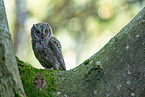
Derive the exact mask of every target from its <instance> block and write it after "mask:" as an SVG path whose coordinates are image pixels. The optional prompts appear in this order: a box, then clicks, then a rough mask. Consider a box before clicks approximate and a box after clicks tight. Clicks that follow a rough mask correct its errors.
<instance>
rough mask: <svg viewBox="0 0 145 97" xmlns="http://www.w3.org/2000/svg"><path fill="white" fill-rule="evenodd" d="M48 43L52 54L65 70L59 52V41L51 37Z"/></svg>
mask: <svg viewBox="0 0 145 97" xmlns="http://www.w3.org/2000/svg"><path fill="white" fill-rule="evenodd" d="M48 45H49V47H50V49H51V50H52V52H53V55H54V56H55V57H56V58H57V60H58V62H59V63H60V66H61V68H62V69H63V70H66V67H65V63H64V60H63V56H62V52H61V44H60V42H59V41H58V40H57V39H56V38H55V37H51V38H50V40H49V43H48Z"/></svg>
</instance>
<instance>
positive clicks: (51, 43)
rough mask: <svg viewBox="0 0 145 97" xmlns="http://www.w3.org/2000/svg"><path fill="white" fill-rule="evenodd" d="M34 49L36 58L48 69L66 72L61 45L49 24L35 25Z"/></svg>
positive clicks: (33, 33) (33, 31)
mask: <svg viewBox="0 0 145 97" xmlns="http://www.w3.org/2000/svg"><path fill="white" fill-rule="evenodd" d="M31 37H32V48H33V51H34V54H35V57H36V58H37V59H38V61H39V62H40V63H41V65H42V66H43V67H45V68H46V69H52V68H53V69H54V70H63V71H64V70H66V67H65V62H64V59H63V56H62V52H61V44H60V42H59V40H57V39H56V37H55V36H54V35H53V33H52V29H51V27H50V25H49V24H47V23H37V24H33V26H32V28H31Z"/></svg>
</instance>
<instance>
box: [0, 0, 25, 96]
mask: <svg viewBox="0 0 145 97" xmlns="http://www.w3.org/2000/svg"><path fill="white" fill-rule="evenodd" d="M20 96H21V97H25V93H24V90H23V86H22V83H21V79H20V75H19V72H18V67H17V63H16V59H15V55H14V50H13V43H12V39H11V35H10V31H9V28H8V22H7V17H6V12H5V7H4V2H3V0H0V97H20Z"/></svg>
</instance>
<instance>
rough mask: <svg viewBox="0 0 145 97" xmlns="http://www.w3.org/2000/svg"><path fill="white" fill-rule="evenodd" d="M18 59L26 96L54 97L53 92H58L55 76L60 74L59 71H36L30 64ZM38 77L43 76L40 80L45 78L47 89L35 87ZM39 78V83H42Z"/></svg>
mask: <svg viewBox="0 0 145 97" xmlns="http://www.w3.org/2000/svg"><path fill="white" fill-rule="evenodd" d="M16 59H17V63H18V66H19V71H20V75H21V79H22V83H23V87H24V90H25V92H26V95H27V96H28V97H52V93H53V91H56V90H57V89H56V85H55V80H56V78H55V75H56V73H57V72H59V70H45V69H36V68H33V67H32V66H31V65H30V64H28V63H24V62H23V61H21V60H19V58H18V57H16ZM38 75H40V76H41V77H39V78H43V80H45V82H46V84H47V87H46V88H44V89H41V88H36V87H35V86H34V81H35V80H34V79H36V77H37V76H38ZM39 78H37V79H38V82H40V83H41V79H39ZM43 85H44V84H43V83H42V87H43Z"/></svg>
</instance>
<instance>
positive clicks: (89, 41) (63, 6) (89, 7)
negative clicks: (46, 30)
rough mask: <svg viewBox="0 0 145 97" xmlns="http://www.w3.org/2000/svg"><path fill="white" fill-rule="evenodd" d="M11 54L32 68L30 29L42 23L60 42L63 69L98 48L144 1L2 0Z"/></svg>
mask: <svg viewBox="0 0 145 97" xmlns="http://www.w3.org/2000/svg"><path fill="white" fill-rule="evenodd" d="M4 1H5V7H6V12H7V17H8V23H9V27H10V32H11V35H12V39H13V42H14V49H15V54H16V56H18V57H19V58H20V59H21V60H23V61H25V62H28V63H30V64H31V65H33V66H34V67H36V68H42V66H41V65H40V64H39V62H38V61H37V59H36V58H35V56H34V54H33V51H32V47H31V37H30V29H31V27H32V25H33V24H34V23H38V22H46V23H49V24H50V25H51V27H52V30H53V33H54V35H55V36H56V37H57V38H58V39H59V40H60V42H61V44H62V51H63V56H64V60H65V63H66V67H67V70H69V69H72V68H74V67H76V66H77V65H79V64H80V63H82V62H83V61H84V60H85V59H87V58H89V57H91V56H92V55H93V54H95V53H96V52H97V51H99V50H100V49H101V48H102V47H103V46H104V45H105V44H106V43H107V42H108V41H109V40H110V39H111V38H112V37H113V36H114V35H115V34H116V33H118V32H119V30H121V28H123V27H124V26H125V25H126V24H127V23H129V21H130V20H131V19H132V18H133V17H134V16H135V15H136V14H137V13H138V12H139V11H140V10H141V9H142V8H143V7H144V5H145V1H144V0H4Z"/></svg>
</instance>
